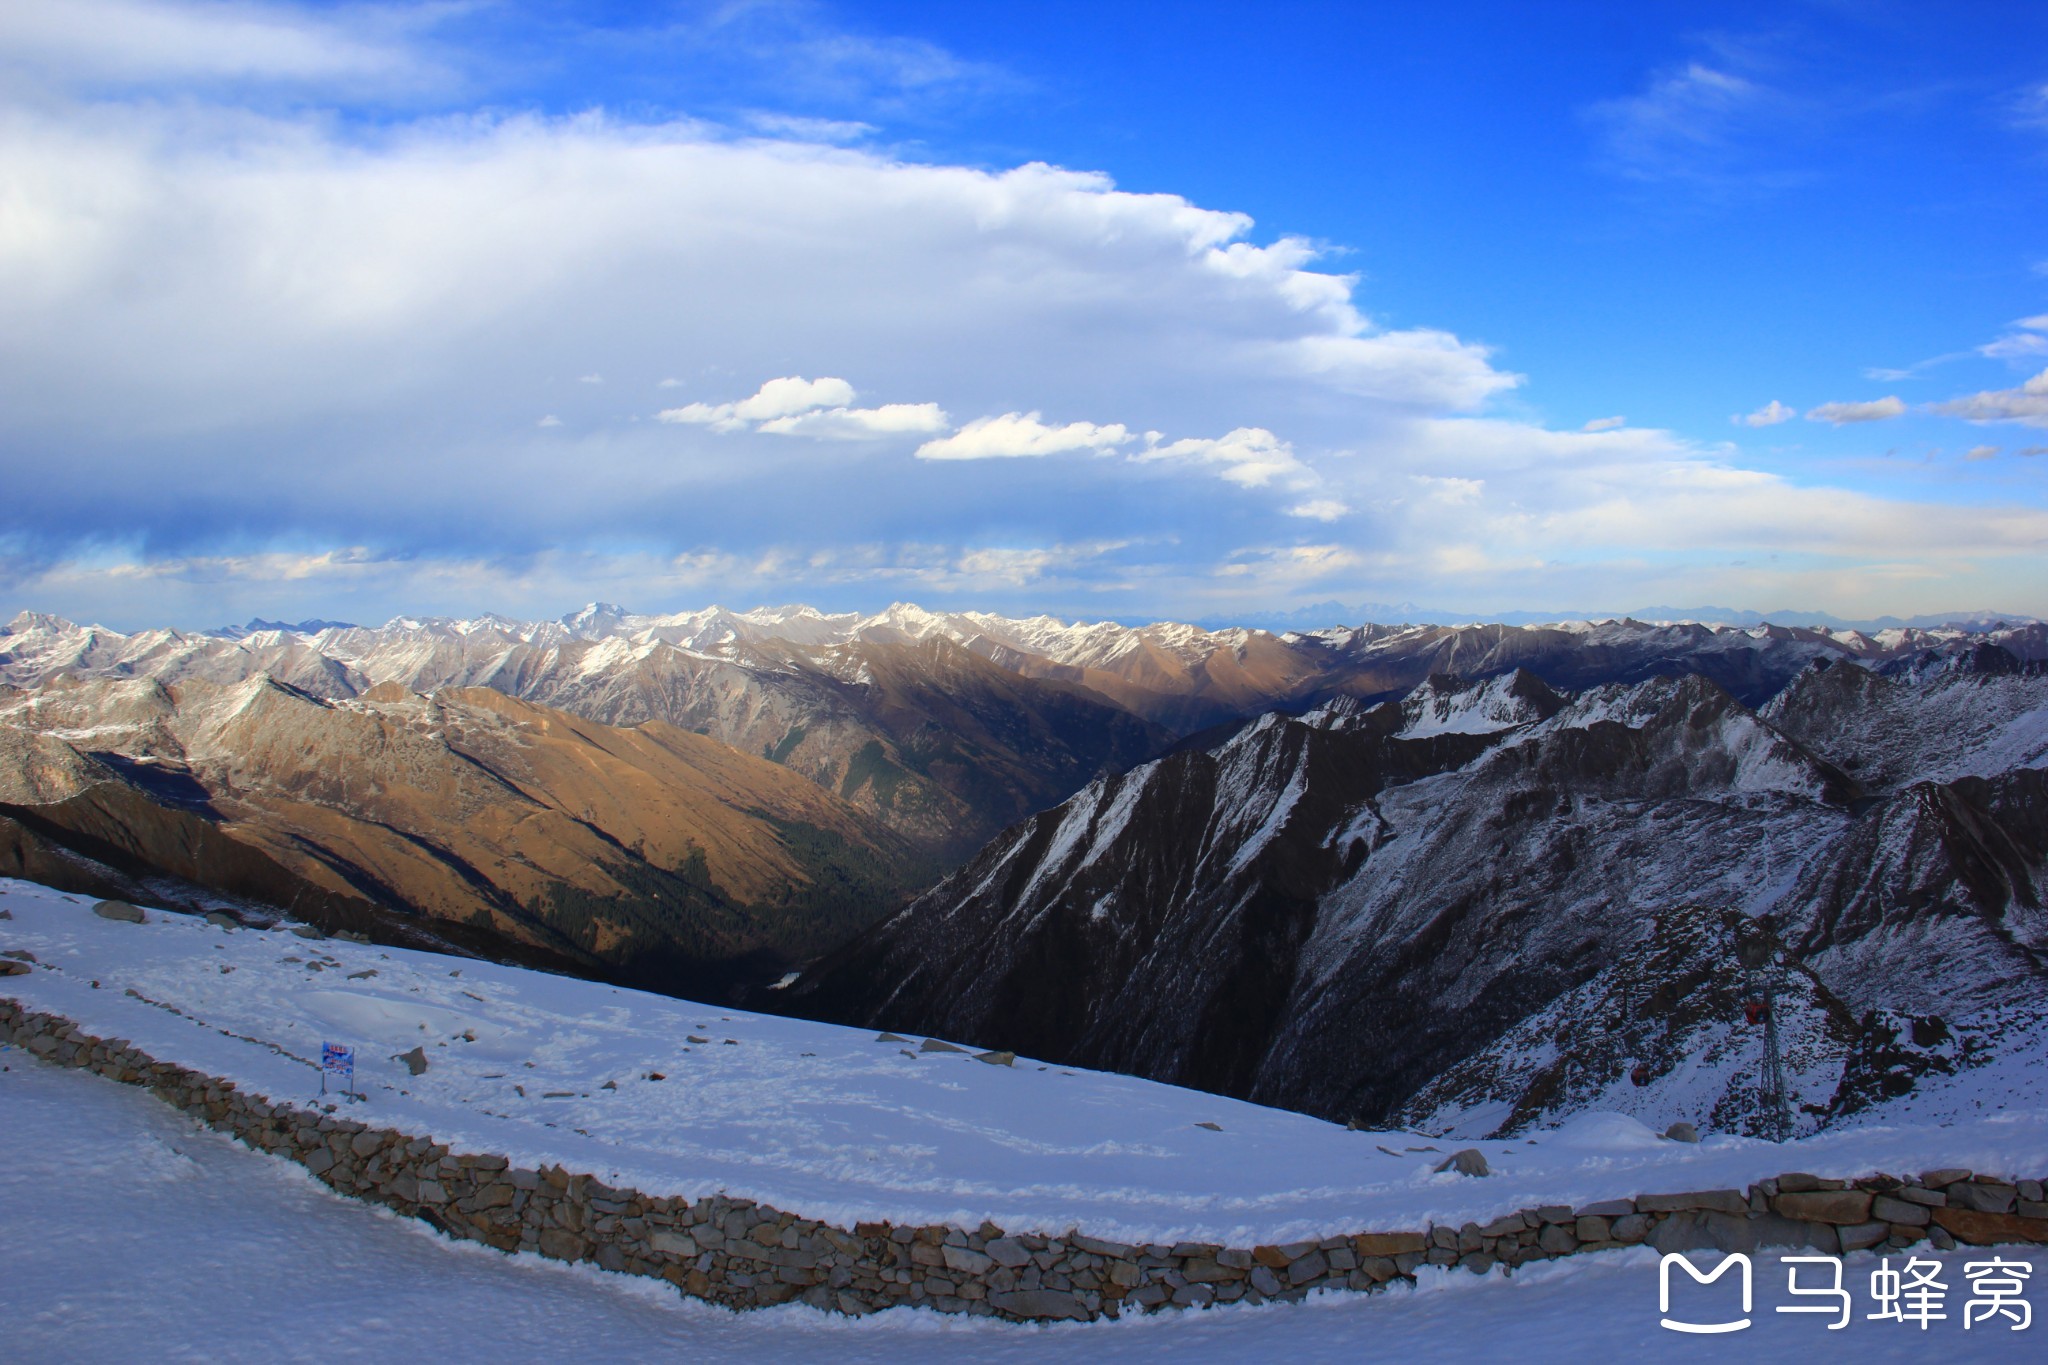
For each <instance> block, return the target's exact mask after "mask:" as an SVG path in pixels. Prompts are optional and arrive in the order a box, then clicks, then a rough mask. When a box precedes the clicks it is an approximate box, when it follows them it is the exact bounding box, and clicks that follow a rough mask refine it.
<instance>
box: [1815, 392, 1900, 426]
mask: <svg viewBox="0 0 2048 1365" xmlns="http://www.w3.org/2000/svg"><path fill="white" fill-rule="evenodd" d="M1905 412H1906V405H1905V403H1904V402H1903V401H1902V400H1900V399H1899V398H1898V397H1896V396H1895V395H1887V396H1886V397H1883V398H1873V399H1871V400H1870V401H1868V402H1863V403H1822V404H1821V405H1820V406H1819V407H1817V408H1812V409H1810V410H1809V411H1808V412H1807V414H1806V420H1807V421H1809V422H1826V423H1829V424H1830V425H1832V426H1838V427H1840V426H1847V425H1849V424H1850V423H1852V422H1888V421H1890V420H1891V419H1892V418H1894V417H1903V416H1904V415H1905Z"/></svg>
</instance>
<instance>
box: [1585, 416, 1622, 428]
mask: <svg viewBox="0 0 2048 1365" xmlns="http://www.w3.org/2000/svg"><path fill="white" fill-rule="evenodd" d="M1627 425H1628V418H1626V417H1595V418H1594V419H1593V420H1592V421H1590V422H1588V423H1586V424H1585V425H1584V426H1582V427H1580V428H1579V430H1580V431H1613V430H1614V429H1615V428H1616V427H1625V426H1627Z"/></svg>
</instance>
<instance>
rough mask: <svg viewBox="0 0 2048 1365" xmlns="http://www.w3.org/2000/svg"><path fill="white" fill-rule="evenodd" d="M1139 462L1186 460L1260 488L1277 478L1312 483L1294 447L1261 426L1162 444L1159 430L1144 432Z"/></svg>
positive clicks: (1297, 483)
mask: <svg viewBox="0 0 2048 1365" xmlns="http://www.w3.org/2000/svg"><path fill="white" fill-rule="evenodd" d="M1132 458H1133V459H1136V460H1139V461H1141V462H1142V461H1150V460H1188V461H1191V462H1193V463H1196V464H1205V465H1211V466H1214V467H1215V469H1216V472H1217V474H1218V475H1219V476H1220V477H1222V478H1224V479H1227V480H1229V481H1230V482H1231V483H1234V484H1237V485H1239V486H1240V487H1244V488H1263V487H1265V486H1266V485H1267V484H1269V483H1272V482H1273V481H1274V480H1276V479H1278V480H1280V481H1282V482H1283V483H1285V484H1286V485H1288V486H1290V487H1305V486H1307V485H1309V484H1312V483H1314V482H1315V475H1314V474H1313V473H1311V471H1310V470H1309V468H1308V466H1307V465H1304V464H1303V463H1302V462H1301V461H1300V460H1298V459H1296V458H1295V455H1294V447H1293V446H1292V445H1290V444H1289V443H1288V442H1286V441H1283V440H1281V439H1280V438H1279V437H1278V436H1275V435H1274V434H1273V433H1272V432H1270V431H1267V430H1266V429H1265V428H1264V427H1239V428H1237V429H1236V430H1235V431H1229V432H1225V433H1224V434H1223V435H1221V436H1218V437H1216V438H1215V439H1213V440H1208V439H1204V438H1202V437H1189V438H1187V439H1185V440H1179V441H1172V442H1168V443H1166V444H1161V443H1160V440H1159V433H1158V432H1156V431H1155V432H1148V433H1146V443H1145V449H1144V450H1143V451H1141V452H1139V453H1138V454H1137V455H1135V456H1133V457H1132Z"/></svg>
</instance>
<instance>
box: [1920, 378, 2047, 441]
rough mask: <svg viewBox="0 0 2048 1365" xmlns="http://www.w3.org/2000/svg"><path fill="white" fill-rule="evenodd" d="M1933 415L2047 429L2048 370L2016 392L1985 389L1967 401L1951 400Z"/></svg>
mask: <svg viewBox="0 0 2048 1365" xmlns="http://www.w3.org/2000/svg"><path fill="white" fill-rule="evenodd" d="M1934 411H1936V412H1938V413H1940V414H1942V415H1943V416H1944V417H1961V418H1964V419H1965V420H1967V421H1971V422H2023V423H2025V424H2026V425H2027V426H2030V427H2048V370H2043V371H2041V373H2039V374H2037V375H2035V376H2034V377H2033V378H2032V379H2029V380H2028V381H2027V382H2026V383H2024V384H2022V385H2020V386H2019V387H2018V388H2016V389H1987V390H1985V391H1984V392H1982V393H1973V394H1971V395H1970V396H1969V397H1967V398H1953V399H1950V400H1949V401H1948V402H1946V403H1936V404H1935V405H1934Z"/></svg>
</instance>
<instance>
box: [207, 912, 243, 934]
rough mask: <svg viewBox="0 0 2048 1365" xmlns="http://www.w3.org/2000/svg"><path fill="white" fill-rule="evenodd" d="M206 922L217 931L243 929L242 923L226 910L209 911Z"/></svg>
mask: <svg viewBox="0 0 2048 1365" xmlns="http://www.w3.org/2000/svg"><path fill="white" fill-rule="evenodd" d="M206 922H207V923H208V924H211V925H212V926H213V927H214V928H216V929H239V928H241V927H242V922H241V921H240V920H238V919H236V918H235V917H234V916H233V915H230V914H229V913H228V912H227V911H225V910H209V911H207V912H206Z"/></svg>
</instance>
